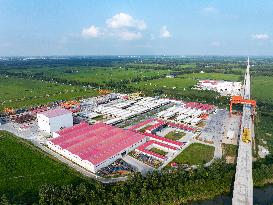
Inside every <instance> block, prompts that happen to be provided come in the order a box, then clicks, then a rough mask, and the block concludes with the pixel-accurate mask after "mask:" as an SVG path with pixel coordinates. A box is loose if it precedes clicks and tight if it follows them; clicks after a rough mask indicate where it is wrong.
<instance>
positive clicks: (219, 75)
mask: <svg viewBox="0 0 273 205" xmlns="http://www.w3.org/2000/svg"><path fill="white" fill-rule="evenodd" d="M178 77H180V78H193V79H200V80H205V79H210V80H227V81H240V79H241V78H240V75H234V74H223V73H191V74H184V75H179V76H178Z"/></svg>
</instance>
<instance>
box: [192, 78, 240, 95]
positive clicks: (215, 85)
mask: <svg viewBox="0 0 273 205" xmlns="http://www.w3.org/2000/svg"><path fill="white" fill-rule="evenodd" d="M194 89H197V90H213V91H216V92H218V93H219V94H220V95H222V96H234V95H241V93H242V83H241V82H231V81H223V80H199V81H198V83H197V85H195V88H194Z"/></svg>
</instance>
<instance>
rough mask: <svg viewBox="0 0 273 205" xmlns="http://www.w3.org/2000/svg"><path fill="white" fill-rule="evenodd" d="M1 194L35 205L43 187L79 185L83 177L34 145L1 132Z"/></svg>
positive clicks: (13, 199)
mask: <svg viewBox="0 0 273 205" xmlns="http://www.w3.org/2000/svg"><path fill="white" fill-rule="evenodd" d="M0 164H1V166H0V176H1V179H0V181H1V182H0V194H6V195H7V196H8V198H10V199H11V200H12V201H16V202H17V203H18V204H19V203H20V202H22V203H27V204H31V203H32V202H34V201H36V198H37V197H38V196H37V194H38V190H39V188H40V187H41V186H42V185H43V184H54V185H66V184H78V183H79V182H81V181H83V179H82V178H81V177H79V175H78V174H77V173H76V172H75V171H72V170H71V169H69V168H68V167H66V166H65V165H63V164H61V163H59V162H57V161H55V160H53V159H52V158H51V157H49V156H47V155H45V154H44V153H41V151H39V150H38V149H37V148H35V147H34V146H33V145H32V144H30V143H29V142H27V141H24V140H22V139H19V138H16V137H15V136H13V135H11V134H9V133H7V132H3V131H0Z"/></svg>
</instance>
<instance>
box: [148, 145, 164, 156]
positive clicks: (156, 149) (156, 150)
mask: <svg viewBox="0 0 273 205" xmlns="http://www.w3.org/2000/svg"><path fill="white" fill-rule="evenodd" d="M150 151H152V152H155V153H157V154H161V155H163V156H165V155H166V154H167V152H165V151H163V150H161V149H158V148H155V147H153V148H152V149H150Z"/></svg>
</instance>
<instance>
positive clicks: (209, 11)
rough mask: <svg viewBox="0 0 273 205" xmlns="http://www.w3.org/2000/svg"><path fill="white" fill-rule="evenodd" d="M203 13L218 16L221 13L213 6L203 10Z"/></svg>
mask: <svg viewBox="0 0 273 205" xmlns="http://www.w3.org/2000/svg"><path fill="white" fill-rule="evenodd" d="M202 12H203V13H204V14H216V13H219V9H217V8H216V7H213V6H208V7H205V8H203V9H202Z"/></svg>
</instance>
